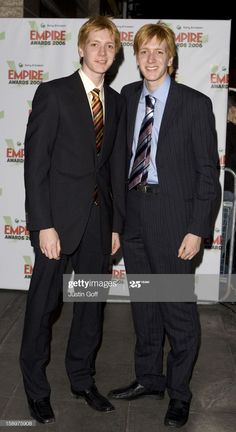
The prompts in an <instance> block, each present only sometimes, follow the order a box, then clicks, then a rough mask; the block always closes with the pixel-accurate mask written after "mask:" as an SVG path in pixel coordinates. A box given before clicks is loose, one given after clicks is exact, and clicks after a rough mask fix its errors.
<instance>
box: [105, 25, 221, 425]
mask: <svg viewBox="0 0 236 432" xmlns="http://www.w3.org/2000/svg"><path fill="white" fill-rule="evenodd" d="M134 52H135V54H136V60H137V64H138V66H139V68H140V72H141V74H142V75H143V77H144V80H143V81H139V82H135V83H132V84H129V85H126V86H125V87H124V88H123V89H122V94H123V95H124V96H125V99H126V103H127V112H128V113H129V116H128V128H127V134H128V136H127V140H128V157H129V173H128V195H127V216H126V223H125V229H124V234H123V241H122V246H123V253H124V260H125V266H126V270H127V273H130V274H142V273H143V274H148V273H150V274H151V273H154V274H187V273H190V274H191V273H192V272H193V262H192V259H193V258H194V256H195V255H196V254H197V253H198V252H199V250H200V245H201V241H202V238H204V237H208V236H209V235H210V234H211V230H212V226H213V220H212V219H213V218H212V214H213V209H214V207H215V203H216V201H217V197H218V193H219V182H218V172H217V161H218V154H217V141H216V131H215V124H214V117H213V113H212V104H211V101H210V99H209V98H208V97H207V96H205V95H203V94H202V93H199V92H198V91H196V90H193V89H191V88H189V87H186V86H184V85H181V84H177V83H176V82H175V81H174V80H172V79H171V77H170V74H171V73H172V72H173V60H174V58H175V56H176V47H175V35H174V33H173V31H172V30H171V29H170V28H169V27H168V26H167V25H165V24H164V23H158V24H147V25H144V26H143V27H142V28H141V29H140V30H139V31H138V32H137V34H136V36H135V40H134ZM158 288H159V289H161V287H158V286H157V287H156V289H157V290H158ZM162 289H163V288H162ZM174 290H175V286H173V293H174ZM132 313H133V319H134V327H135V332H136V337H137V341H136V349H135V371H136V380H135V381H134V382H133V383H132V384H131V385H129V386H128V387H125V388H121V389H116V390H113V391H111V392H110V394H109V396H110V397H112V398H114V399H128V400H132V399H135V398H137V397H141V396H144V395H153V396H155V397H156V398H157V399H163V397H164V391H165V389H167V391H168V394H169V396H170V403H169V407H168V411H167V413H166V416H165V425H167V426H172V427H180V426H182V425H183V424H185V423H186V422H187V419H188V414H189V406H190V400H191V396H192V395H191V391H190V388H189V382H190V378H191V373H192V370H193V365H194V362H195V359H196V355H197V351H198V346H199V335H200V324H199V318H198V312H197V305H196V303H194V302H186V303H184V302H178V303H176V302H171V299H170V302H156V303H154V302H146V303H141V302H135V300H134V302H133V303H132ZM165 333H166V334H167V336H168V339H169V342H170V346H171V349H170V352H169V354H168V360H167V376H166V377H165V376H164V374H163V369H162V359H163V346H162V345H163V338H164V335H165Z"/></svg>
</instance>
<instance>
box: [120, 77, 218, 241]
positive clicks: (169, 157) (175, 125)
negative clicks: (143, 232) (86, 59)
mask: <svg viewBox="0 0 236 432" xmlns="http://www.w3.org/2000/svg"><path fill="white" fill-rule="evenodd" d="M142 86H143V82H142V81H138V82H135V83H132V84H128V85H127V86H125V87H123V89H122V91H121V93H122V94H123V95H124V96H125V98H126V103H127V112H128V113H129V116H128V129H127V141H128V163H130V158H131V154H132V142H133V136H134V127H135V120H136V114H137V108H138V103H139V98H140V95H141V91H142ZM217 163H218V152H217V137H216V131H215V121H214V116H213V112H212V104H211V100H210V99H209V98H208V97H207V96H205V95H203V94H202V93H200V92H198V91H196V90H194V89H191V88H189V87H187V86H185V85H182V84H177V83H176V82H175V81H173V80H172V81H171V85H170V90H169V94H168V98H167V101H166V106H165V110H164V114H163V118H162V123H161V128H160V132H159V139H158V144H157V154H156V166H157V173H158V179H159V184H160V191H161V194H162V196H165V197H168V198H169V200H170V201H171V202H172V203H173V204H174V205H172V206H171V208H172V209H173V208H174V209H175V211H174V212H173V211H172V213H171V214H170V212H168V211H167V214H168V217H169V218H171V220H172V221H173V223H174V225H175V227H176V230H178V228H179V227H182V228H181V232H182V231H184V232H185V233H193V234H196V235H199V236H201V237H208V236H210V235H211V233H212V228H213V222H214V217H213V216H214V211H215V209H216V205H217V203H218V202H219V192H220V186H219V179H218V170H217ZM162 204H163V205H165V201H163V203H162Z"/></svg>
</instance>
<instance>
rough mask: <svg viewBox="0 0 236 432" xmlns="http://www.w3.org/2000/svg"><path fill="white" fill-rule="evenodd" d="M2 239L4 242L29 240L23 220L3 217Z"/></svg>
mask: <svg viewBox="0 0 236 432" xmlns="http://www.w3.org/2000/svg"><path fill="white" fill-rule="evenodd" d="M3 219H4V238H5V239H6V240H29V231H28V230H27V228H26V223H25V220H22V219H18V218H14V219H12V218H11V216H3Z"/></svg>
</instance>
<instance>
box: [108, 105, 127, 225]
mask: <svg viewBox="0 0 236 432" xmlns="http://www.w3.org/2000/svg"><path fill="white" fill-rule="evenodd" d="M121 105H122V106H121V110H120V116H119V119H118V126H117V134H116V139H115V145H114V148H113V151H112V155H111V159H110V170H111V187H112V197H113V226H112V231H113V232H117V233H121V232H122V231H123V225H124V219H125V173H126V170H125V167H126V106H125V101H124V99H123V98H122V99H121Z"/></svg>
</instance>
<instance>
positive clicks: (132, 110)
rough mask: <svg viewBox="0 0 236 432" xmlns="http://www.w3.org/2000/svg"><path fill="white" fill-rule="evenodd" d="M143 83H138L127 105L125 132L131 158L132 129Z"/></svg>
mask: <svg viewBox="0 0 236 432" xmlns="http://www.w3.org/2000/svg"><path fill="white" fill-rule="evenodd" d="M142 88H143V83H142V81H140V82H139V83H138V85H137V87H136V88H135V91H134V92H133V93H132V94H131V95H130V103H129V105H128V106H129V112H128V130H127V139H128V151H129V156H131V153H132V145H133V138H134V128H135V121H136V116H137V110H138V104H139V99H140V95H141V92H142Z"/></svg>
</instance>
